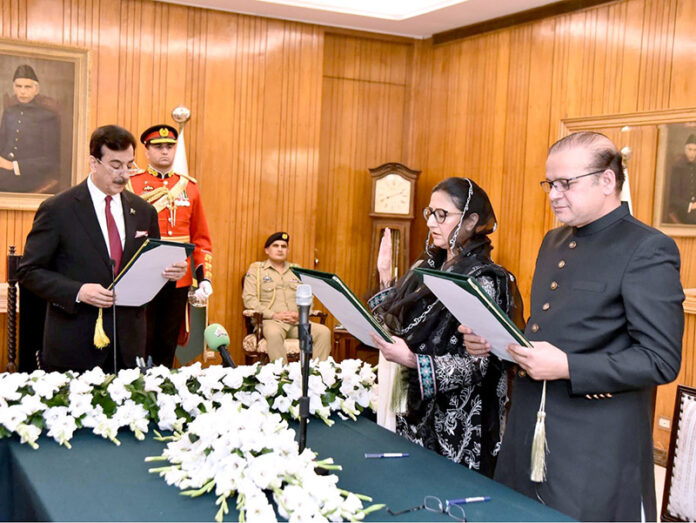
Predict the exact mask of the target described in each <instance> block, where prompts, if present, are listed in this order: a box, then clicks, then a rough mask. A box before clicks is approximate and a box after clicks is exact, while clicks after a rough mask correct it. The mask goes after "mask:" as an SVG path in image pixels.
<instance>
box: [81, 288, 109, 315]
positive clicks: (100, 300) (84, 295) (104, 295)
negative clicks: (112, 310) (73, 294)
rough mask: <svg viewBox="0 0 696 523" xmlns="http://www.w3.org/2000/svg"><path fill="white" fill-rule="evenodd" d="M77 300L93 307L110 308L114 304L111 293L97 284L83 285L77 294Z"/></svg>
mask: <svg viewBox="0 0 696 523" xmlns="http://www.w3.org/2000/svg"><path fill="white" fill-rule="evenodd" d="M77 299H78V300H80V302H81V303H88V304H89V305H94V306H95V307H100V308H102V309H103V308H104V307H111V306H112V305H113V304H114V293H113V291H110V290H107V289H105V288H104V287H102V286H101V285H99V284H98V283H85V284H84V285H82V287H80V290H79V291H78V293H77Z"/></svg>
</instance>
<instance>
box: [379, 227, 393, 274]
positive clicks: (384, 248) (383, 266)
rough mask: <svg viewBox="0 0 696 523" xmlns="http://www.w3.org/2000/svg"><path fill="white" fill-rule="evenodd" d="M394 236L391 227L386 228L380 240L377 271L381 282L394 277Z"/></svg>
mask: <svg viewBox="0 0 696 523" xmlns="http://www.w3.org/2000/svg"><path fill="white" fill-rule="evenodd" d="M391 270H392V237H391V229H389V227H387V228H386V229H384V235H383V236H382V241H380V242H379V254H378V255H377V272H378V273H379V282H380V284H382V283H388V282H389V281H391V279H392V274H391Z"/></svg>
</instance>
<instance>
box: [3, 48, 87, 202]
mask: <svg viewBox="0 0 696 523" xmlns="http://www.w3.org/2000/svg"><path fill="white" fill-rule="evenodd" d="M88 68H89V51H87V50H86V49H78V48H73V47H63V46H54V45H47V44H37V43H29V42H21V41H16V40H0V72H2V73H1V74H0V209H22V210H35V209H36V208H37V207H38V206H39V204H40V203H41V202H42V201H43V200H45V199H46V198H48V197H49V196H51V195H53V194H56V193H58V192H60V191H62V190H64V189H67V188H68V187H70V186H71V185H73V184H74V183H75V181H76V177H77V175H78V173H79V172H81V170H84V169H86V162H87V159H86V157H87V154H86V152H87V151H86V150H87V143H86V132H87V129H86V125H87V108H88Z"/></svg>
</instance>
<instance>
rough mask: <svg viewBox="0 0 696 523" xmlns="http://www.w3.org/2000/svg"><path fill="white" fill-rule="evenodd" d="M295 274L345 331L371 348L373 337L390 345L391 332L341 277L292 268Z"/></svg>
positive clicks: (373, 344)
mask: <svg viewBox="0 0 696 523" xmlns="http://www.w3.org/2000/svg"><path fill="white" fill-rule="evenodd" d="M291 270H292V272H294V273H295V274H296V275H297V277H298V278H300V279H301V280H302V283H306V284H308V285H309V286H311V287H312V293H313V294H314V296H316V297H317V299H318V300H319V301H320V302H322V303H323V304H324V306H325V307H326V308H327V309H329V312H330V313H331V314H333V315H334V316H335V317H336V319H337V320H338V321H339V323H341V324H342V325H343V328H344V329H345V330H347V331H348V332H350V333H351V334H352V335H353V336H355V337H356V338H357V339H359V340H360V341H361V342H362V343H364V344H365V345H367V346H369V347H374V348H377V347H376V346H375V343H374V342H373V341H372V338H371V337H370V334H376V335H377V336H378V337H380V338H382V339H384V340H385V341H388V342H389V343H391V342H392V341H393V340H392V338H391V336H389V333H388V332H387V331H386V330H385V329H384V327H382V325H380V323H379V322H378V321H377V320H376V319H375V317H374V316H372V314H370V311H368V310H367V308H366V307H365V306H364V305H363V304H362V302H361V301H360V300H359V299H358V298H357V296H356V295H355V294H353V291H351V290H350V289H349V288H348V287H347V286H346V284H345V283H343V281H341V278H339V277H338V276H336V275H335V274H331V273H328V272H321V271H314V270H311V269H301V268H299V267H293V268H292V269H291Z"/></svg>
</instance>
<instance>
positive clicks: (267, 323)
mask: <svg viewBox="0 0 696 523" xmlns="http://www.w3.org/2000/svg"><path fill="white" fill-rule="evenodd" d="M289 242H290V236H288V233H286V232H276V233H274V234H271V235H270V236H269V237H268V239H267V240H266V243H265V244H264V248H265V249H266V255H268V259H267V260H266V261H262V262H254V263H252V264H251V266H250V267H249V270H248V271H247V273H246V276H244V291H243V294H242V299H243V300H244V307H246V308H247V309H252V310H254V311H256V312H260V313H262V314H263V336H264V338H266V344H267V345H266V347H267V351H268V358H269V359H270V360H271V361H273V360H276V359H278V358H283V361H284V362H285V363H287V361H288V356H287V354H286V353H285V348H284V343H285V339H286V338H297V337H298V335H299V334H298V329H297V322H298V320H299V316H298V312H297V304H296V303H295V292H296V291H297V285H298V283H300V280H299V279H298V278H297V276H295V274H294V273H293V272H292V271H291V270H290V267H293V266H297V265H296V264H292V263H289V262H288V261H287V258H288V243H289ZM311 330H312V341H313V351H312V358H313V359H315V358H319V359H320V360H325V359H326V358H328V357H329V352H330V351H331V331H329V328H328V327H327V326H326V325H321V324H320V323H314V322H312V326H311Z"/></svg>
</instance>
